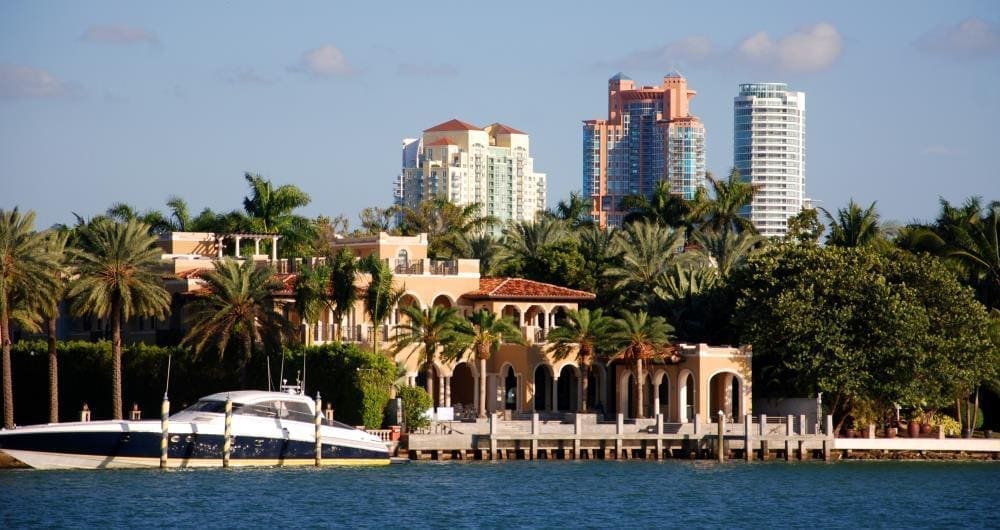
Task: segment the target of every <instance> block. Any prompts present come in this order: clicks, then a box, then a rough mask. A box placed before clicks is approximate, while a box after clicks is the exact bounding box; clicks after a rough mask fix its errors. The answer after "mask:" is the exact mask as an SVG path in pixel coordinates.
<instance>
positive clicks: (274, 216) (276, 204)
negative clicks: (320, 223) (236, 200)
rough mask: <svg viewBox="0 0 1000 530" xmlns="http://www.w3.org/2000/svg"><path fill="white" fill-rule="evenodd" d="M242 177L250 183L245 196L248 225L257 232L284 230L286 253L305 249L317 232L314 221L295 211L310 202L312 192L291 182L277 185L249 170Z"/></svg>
mask: <svg viewBox="0 0 1000 530" xmlns="http://www.w3.org/2000/svg"><path fill="white" fill-rule="evenodd" d="M243 177H244V178H245V179H246V181H247V184H249V185H250V196H248V197H244V198H243V210H245V211H246V214H247V216H248V219H247V222H248V223H249V225H250V226H249V228H250V229H251V230H254V231H257V232H263V233H268V234H281V235H282V238H281V240H280V242H279V244H280V245H281V248H282V249H283V253H284V254H288V253H289V252H292V253H299V254H301V253H303V252H304V250H305V248H304V247H305V246H307V245H308V242H309V241H311V240H312V237H313V235H314V234H313V231H312V224H311V223H310V222H309V220H308V219H306V218H304V217H302V216H299V215H294V214H293V213H292V212H293V211H295V209H296V208H300V207H302V206H306V205H308V204H309V202H310V201H311V199H310V197H309V194H307V193H306V192H304V191H302V190H300V189H299V188H297V187H296V186H293V185H291V184H285V185H282V186H278V187H274V185H273V184H271V181H269V180H267V179H265V178H264V177H262V176H260V175H255V174H252V173H249V172H248V173H244V175H243Z"/></svg>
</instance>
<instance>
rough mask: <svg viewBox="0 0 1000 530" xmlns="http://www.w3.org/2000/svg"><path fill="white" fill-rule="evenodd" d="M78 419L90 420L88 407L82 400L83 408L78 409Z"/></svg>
mask: <svg viewBox="0 0 1000 530" xmlns="http://www.w3.org/2000/svg"><path fill="white" fill-rule="evenodd" d="M80 421H90V407H88V406H87V402H86V401H84V402H83V408H81V409H80Z"/></svg>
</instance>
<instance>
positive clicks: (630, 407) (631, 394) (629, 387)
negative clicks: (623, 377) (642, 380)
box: [625, 372, 638, 418]
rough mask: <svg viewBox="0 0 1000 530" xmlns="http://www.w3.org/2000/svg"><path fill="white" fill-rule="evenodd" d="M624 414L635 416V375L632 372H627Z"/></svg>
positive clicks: (630, 416)
mask: <svg viewBox="0 0 1000 530" xmlns="http://www.w3.org/2000/svg"><path fill="white" fill-rule="evenodd" d="M625 394H626V397H625V415H626V416H628V417H629V418H634V417H636V412H638V410H637V409H636V403H635V376H634V375H632V372H629V374H628V383H627V384H626V385H625Z"/></svg>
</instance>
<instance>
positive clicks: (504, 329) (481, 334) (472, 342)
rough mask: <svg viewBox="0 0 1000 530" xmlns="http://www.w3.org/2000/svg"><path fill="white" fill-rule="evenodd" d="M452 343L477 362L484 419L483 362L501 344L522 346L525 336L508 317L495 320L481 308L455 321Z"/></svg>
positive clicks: (484, 375) (480, 411) (493, 316)
mask: <svg viewBox="0 0 1000 530" xmlns="http://www.w3.org/2000/svg"><path fill="white" fill-rule="evenodd" d="M452 331H453V336H454V340H455V343H456V344H457V345H458V346H459V347H460V348H461V350H460V351H468V352H469V354H470V355H471V356H472V357H474V358H475V359H476V360H477V361H478V362H479V412H478V417H480V418H485V417H486V361H488V360H489V358H490V357H491V356H492V355H493V354H494V353H496V352H497V350H499V349H500V344H501V343H503V342H510V343H513V344H525V340H524V335H522V334H521V330H520V329H518V327H517V325H516V324H514V321H513V319H511V318H510V317H503V318H498V317H497V315H496V314H495V313H493V312H491V311H487V310H485V309H480V310H479V311H477V312H476V313H475V314H473V315H472V317H470V318H469V320H465V319H463V318H457V319H456V322H455V324H454V327H453V330H452Z"/></svg>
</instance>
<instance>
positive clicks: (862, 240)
mask: <svg viewBox="0 0 1000 530" xmlns="http://www.w3.org/2000/svg"><path fill="white" fill-rule="evenodd" d="M820 209H821V210H823V209H822V208H820ZM823 214H824V215H826V219H827V221H829V223H830V234H829V235H828V236H826V244H827V245H833V246H837V247H863V246H867V245H871V244H874V243H875V242H876V241H877V240H878V239H879V236H880V232H879V214H878V212H877V211H875V203H874V202H873V203H872V204H871V206H869V207H868V208H866V209H865V210H862V209H861V207H860V206H858V204H857V203H855V202H854V199H851V200H850V202H848V203H847V208H840V209H838V210H837V217H836V218H834V216H833V215H830V212H828V211H826V210H823Z"/></svg>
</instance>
